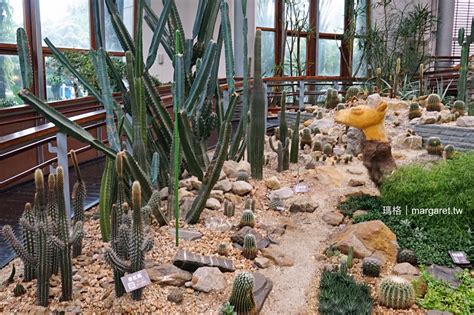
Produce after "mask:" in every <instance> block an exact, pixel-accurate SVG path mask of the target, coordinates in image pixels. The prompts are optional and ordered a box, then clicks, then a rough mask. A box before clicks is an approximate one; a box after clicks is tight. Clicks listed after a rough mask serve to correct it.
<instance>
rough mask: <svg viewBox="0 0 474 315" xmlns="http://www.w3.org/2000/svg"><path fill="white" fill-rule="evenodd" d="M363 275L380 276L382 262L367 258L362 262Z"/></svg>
mask: <svg viewBox="0 0 474 315" xmlns="http://www.w3.org/2000/svg"><path fill="white" fill-rule="evenodd" d="M362 274H363V275H364V276H368V277H378V276H380V260H378V259H377V258H373V257H365V258H364V259H363V260H362Z"/></svg>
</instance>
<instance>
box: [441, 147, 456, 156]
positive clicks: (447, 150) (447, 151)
mask: <svg viewBox="0 0 474 315" xmlns="http://www.w3.org/2000/svg"><path fill="white" fill-rule="evenodd" d="M443 152H444V156H445V157H446V158H447V159H450V158H452V157H453V155H454V153H455V152H456V151H455V149H454V146H453V145H452V144H448V145H447V146H445V147H444V149H443Z"/></svg>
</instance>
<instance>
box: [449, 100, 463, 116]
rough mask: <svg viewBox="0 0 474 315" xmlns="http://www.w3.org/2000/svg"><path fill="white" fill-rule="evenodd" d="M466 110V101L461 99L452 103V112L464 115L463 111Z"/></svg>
mask: <svg viewBox="0 0 474 315" xmlns="http://www.w3.org/2000/svg"><path fill="white" fill-rule="evenodd" d="M465 110H466V103H464V102H463V101H456V102H454V105H453V110H452V111H453V113H458V114H459V116H464V112H465Z"/></svg>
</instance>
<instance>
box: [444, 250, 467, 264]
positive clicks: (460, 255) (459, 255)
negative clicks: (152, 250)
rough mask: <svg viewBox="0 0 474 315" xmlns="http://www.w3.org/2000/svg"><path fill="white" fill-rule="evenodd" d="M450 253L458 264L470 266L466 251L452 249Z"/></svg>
mask: <svg viewBox="0 0 474 315" xmlns="http://www.w3.org/2000/svg"><path fill="white" fill-rule="evenodd" d="M449 255H450V256H451V259H452V260H453V262H454V263H455V264H456V265H460V266H469V265H470V264H471V263H470V262H469V260H468V259H467V255H466V253H465V252H455V251H450V252H449Z"/></svg>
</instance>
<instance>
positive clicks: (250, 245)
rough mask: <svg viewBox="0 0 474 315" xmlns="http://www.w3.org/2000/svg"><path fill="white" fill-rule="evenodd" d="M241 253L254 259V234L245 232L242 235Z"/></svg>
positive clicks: (255, 246) (255, 253)
mask: <svg viewBox="0 0 474 315" xmlns="http://www.w3.org/2000/svg"><path fill="white" fill-rule="evenodd" d="M242 255H243V256H244V257H245V258H247V259H250V260H254V259H255V257H257V240H256V239H255V235H253V234H247V235H245V236H244V248H243V249H242Z"/></svg>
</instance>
